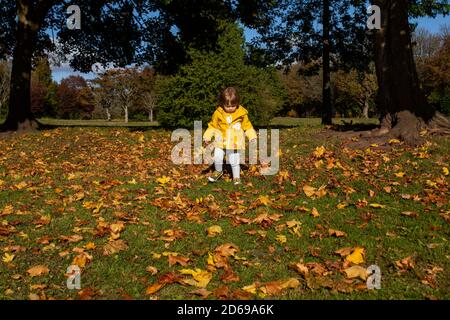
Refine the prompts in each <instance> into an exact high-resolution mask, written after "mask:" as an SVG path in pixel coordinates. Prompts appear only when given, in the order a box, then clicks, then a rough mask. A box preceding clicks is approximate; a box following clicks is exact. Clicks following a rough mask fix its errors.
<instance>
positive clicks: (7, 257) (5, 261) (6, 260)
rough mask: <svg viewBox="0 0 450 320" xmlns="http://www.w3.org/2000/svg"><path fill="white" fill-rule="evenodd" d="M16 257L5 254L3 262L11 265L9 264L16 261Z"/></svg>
mask: <svg viewBox="0 0 450 320" xmlns="http://www.w3.org/2000/svg"><path fill="white" fill-rule="evenodd" d="M14 257H15V255H13V254H9V253H7V252H5V254H4V255H3V258H2V260H3V262H4V263H9V262H11V261H13V260H14Z"/></svg>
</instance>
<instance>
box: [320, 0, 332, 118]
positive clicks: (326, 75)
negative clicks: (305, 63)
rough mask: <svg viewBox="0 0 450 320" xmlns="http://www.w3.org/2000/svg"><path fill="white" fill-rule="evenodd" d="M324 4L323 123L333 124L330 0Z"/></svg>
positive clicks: (325, 0)
mask: <svg viewBox="0 0 450 320" xmlns="http://www.w3.org/2000/svg"><path fill="white" fill-rule="evenodd" d="M322 1H323V2H322V4H323V15H322V24H323V35H322V37H323V38H322V41H323V49H322V50H323V52H322V63H323V87H322V124H325V125H330V124H332V117H333V111H332V105H331V75H330V0H322Z"/></svg>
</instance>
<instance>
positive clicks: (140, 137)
mask: <svg viewBox="0 0 450 320" xmlns="http://www.w3.org/2000/svg"><path fill="white" fill-rule="evenodd" d="M144 139H145V137H144V135H143V134H141V135H140V136H139V138H138V141H139V142H140V143H142V142H144Z"/></svg>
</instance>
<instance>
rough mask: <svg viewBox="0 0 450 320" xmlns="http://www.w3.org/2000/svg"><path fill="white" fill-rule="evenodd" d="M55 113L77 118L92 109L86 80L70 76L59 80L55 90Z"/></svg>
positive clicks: (91, 98)
mask: <svg viewBox="0 0 450 320" xmlns="http://www.w3.org/2000/svg"><path fill="white" fill-rule="evenodd" d="M56 97H57V101H58V108H57V113H58V115H59V117H62V118H79V117H82V116H86V115H90V114H91V113H92V111H93V101H92V100H93V97H92V95H91V94H90V88H89V87H88V85H87V82H86V80H85V79H84V78H83V77H81V76H70V77H68V78H65V79H63V80H62V81H61V84H60V85H59V87H58V90H57V94H56Z"/></svg>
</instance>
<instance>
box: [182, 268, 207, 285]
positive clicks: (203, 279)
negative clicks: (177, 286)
mask: <svg viewBox="0 0 450 320" xmlns="http://www.w3.org/2000/svg"><path fill="white" fill-rule="evenodd" d="M179 272H180V273H181V274H190V275H192V278H193V279H183V280H182V282H183V283H186V284H189V285H192V286H196V287H200V288H205V287H206V286H207V285H208V283H209V282H210V281H211V279H212V273H211V272H208V271H206V270H202V269H199V268H196V269H195V270H192V269H182V270H180V271H179Z"/></svg>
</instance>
